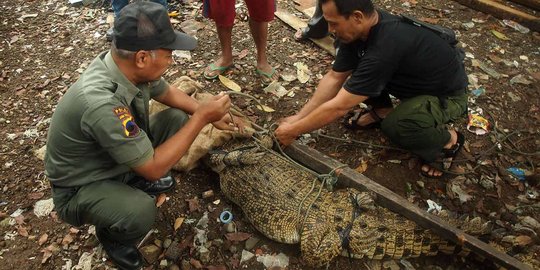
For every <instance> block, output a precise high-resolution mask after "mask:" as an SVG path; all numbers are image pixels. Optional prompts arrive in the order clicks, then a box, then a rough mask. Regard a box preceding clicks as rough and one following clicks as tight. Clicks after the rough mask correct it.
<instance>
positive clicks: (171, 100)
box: [154, 85, 245, 132]
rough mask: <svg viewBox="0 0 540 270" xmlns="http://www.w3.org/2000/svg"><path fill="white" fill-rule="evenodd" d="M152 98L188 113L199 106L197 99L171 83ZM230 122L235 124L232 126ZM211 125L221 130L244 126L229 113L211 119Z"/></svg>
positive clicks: (242, 127)
mask: <svg viewBox="0 0 540 270" xmlns="http://www.w3.org/2000/svg"><path fill="white" fill-rule="evenodd" d="M154 99H155V100H157V101H159V102H161V103H163V104H165V105H167V106H169V107H172V108H177V109H180V110H182V111H184V112H186V113H188V114H190V115H191V114H193V113H194V112H195V111H196V110H197V108H198V107H199V101H197V100H196V99H194V98H192V97H191V96H190V95H188V94H186V93H184V92H183V91H181V90H180V89H178V88H176V87H174V86H172V85H171V86H170V87H169V89H167V90H165V93H163V94H161V95H160V96H158V97H156V98H154ZM232 123H234V124H235V125H236V126H232V125H231V124H232ZM212 125H214V127H216V128H218V129H221V130H230V131H234V130H236V129H238V130H239V131H240V132H243V130H244V126H245V124H244V122H243V121H242V119H240V118H238V117H234V119H231V116H230V115H229V114H226V115H224V116H223V117H222V118H221V119H218V120H216V121H213V122H212Z"/></svg>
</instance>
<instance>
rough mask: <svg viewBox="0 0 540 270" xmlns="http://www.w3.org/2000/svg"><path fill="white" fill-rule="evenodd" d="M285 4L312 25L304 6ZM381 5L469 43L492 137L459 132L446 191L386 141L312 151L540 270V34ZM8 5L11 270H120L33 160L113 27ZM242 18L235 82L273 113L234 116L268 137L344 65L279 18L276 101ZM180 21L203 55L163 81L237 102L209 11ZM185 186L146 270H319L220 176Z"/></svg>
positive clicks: (436, 11)
mask: <svg viewBox="0 0 540 270" xmlns="http://www.w3.org/2000/svg"><path fill="white" fill-rule="evenodd" d="M278 4H279V7H280V8H283V9H286V10H288V11H289V12H292V13H295V14H296V15H298V16H302V15H301V14H300V13H299V12H297V11H295V10H294V8H293V6H292V2H290V1H287V2H285V1H279V3H278ZM377 4H378V5H379V6H380V7H382V8H385V9H388V10H390V11H393V12H395V13H403V12H405V13H409V14H412V15H415V16H416V17H418V18H422V19H423V20H426V21H429V22H432V23H438V24H442V25H446V26H449V27H451V28H453V29H456V30H457V31H458V33H459V39H460V41H461V46H462V47H463V48H464V50H465V51H466V53H467V55H466V67H467V71H468V74H469V81H470V90H471V91H470V94H471V95H470V96H471V98H470V101H471V102H470V110H471V114H476V115H477V116H480V117H483V118H484V119H487V120H488V121H489V127H488V128H487V130H488V131H487V133H486V134H480V133H481V132H477V131H475V130H474V127H472V128H471V132H469V131H467V123H468V121H467V119H463V120H462V121H460V122H458V123H455V124H454V126H455V127H456V128H458V129H459V130H461V131H463V133H465V134H466V138H467V144H466V146H465V151H462V153H463V154H462V156H461V157H460V158H459V160H458V161H456V162H455V163H456V165H455V166H454V168H453V172H454V174H452V175H449V176H447V177H445V178H444V179H443V180H432V179H426V178H423V177H421V176H419V175H418V172H419V164H418V163H419V162H418V160H417V159H415V158H414V157H413V156H411V155H409V154H407V153H404V152H402V151H397V150H387V149H381V148H379V147H378V146H379V145H384V146H389V145H390V144H389V142H388V141H387V140H386V139H385V137H384V136H382V134H381V133H380V131H378V130H373V131H366V132H351V131H348V130H345V129H344V128H343V127H342V126H341V125H340V124H339V123H335V124H332V125H330V126H329V127H327V128H325V129H323V130H322V134H324V135H326V136H329V137H322V136H311V137H310V138H306V137H304V139H306V141H307V143H309V144H310V145H311V146H312V147H314V148H316V149H318V150H319V151H321V152H324V153H326V154H328V155H330V156H332V157H334V158H336V159H338V160H340V161H342V162H344V163H346V164H348V165H349V166H350V167H352V168H356V169H357V170H358V171H359V172H362V173H364V174H365V175H367V176H368V177H370V178H371V179H373V180H374V181H376V182H378V183H380V184H382V185H384V186H386V187H387V188H389V189H391V190H393V191H394V192H396V193H397V194H399V195H401V196H404V197H406V198H407V199H408V200H409V201H410V202H412V203H414V204H416V205H418V206H419V207H421V208H423V209H427V208H428V204H427V201H428V200H430V201H431V202H435V203H436V204H437V205H438V206H440V207H442V208H443V209H448V210H450V211H452V212H454V213H455V214H457V215H458V216H461V215H468V216H480V217H482V218H484V219H485V220H489V221H491V223H492V227H493V228H492V231H491V233H490V235H488V236H487V238H486V241H490V242H492V243H493V245H498V246H499V247H501V248H502V249H504V250H506V251H508V252H509V254H511V255H515V256H517V257H518V258H520V259H522V260H527V261H528V262H529V263H532V264H533V265H534V267H536V268H538V267H540V264H539V262H538V261H534V260H531V258H538V257H540V256H539V255H540V245H539V243H540V242H539V238H538V233H540V224H539V222H538V221H539V220H540V214H539V213H540V212H539V211H538V209H539V207H540V203H539V196H538V183H539V179H540V175H539V174H540V170H539V169H538V167H539V166H540V158H539V156H540V136H539V135H538V134H539V133H538V132H539V126H540V99H539V97H540V89H539V84H538V81H539V80H540V67H539V65H538V59H539V58H538V55H539V53H540V35H539V34H538V33H536V32H531V31H528V32H527V31H525V30H526V29H522V28H519V27H516V26H515V25H513V24H512V23H511V22H508V21H502V20H498V19H495V18H493V17H491V16H489V15H486V14H483V13H479V12H477V11H474V10H471V9H469V8H466V7H463V6H461V5H459V4H457V3H454V2H451V1H432V0H418V1H416V0H409V1H406V0H388V1H377ZM0 6H1V9H2V11H3V12H2V15H3V16H2V18H1V19H0V22H1V24H0V38H1V45H0V52H1V54H0V102H1V104H2V110H1V112H0V142H1V144H0V188H1V189H2V193H1V194H2V195H1V197H0V236H1V238H0V259H1V260H0V269H111V268H113V267H112V266H111V264H110V262H107V261H106V259H105V258H106V256H105V255H104V254H103V252H102V251H101V249H100V246H99V244H98V242H97V240H96V239H95V236H94V232H93V228H92V227H88V226H83V227H80V228H73V227H71V226H69V225H67V224H65V223H63V222H61V221H60V220H58V218H57V216H56V214H55V212H54V211H52V212H51V210H52V209H51V204H50V200H49V199H50V197H51V193H50V189H49V184H48V181H47V179H46V177H45V175H44V172H43V164H42V161H41V160H40V159H38V158H37V157H36V156H35V154H34V153H35V151H36V150H38V149H40V148H41V147H42V146H44V144H45V140H46V139H45V138H46V134H47V129H48V123H49V121H50V117H51V115H52V112H53V110H54V107H55V105H56V103H57V101H58V99H59V98H60V97H61V96H62V95H63V94H64V93H65V91H66V90H67V89H68V87H69V86H70V85H71V84H72V83H73V82H75V81H76V80H77V78H78V77H79V75H80V73H81V72H82V71H83V70H84V69H85V67H87V66H88V64H89V63H90V61H92V59H93V58H94V57H95V56H96V55H97V54H98V53H99V52H101V51H104V50H107V48H108V46H109V43H107V42H106V41H105V37H104V35H105V31H106V30H107V29H108V28H109V25H108V22H107V19H106V18H107V12H108V9H107V7H106V4H102V3H101V1H98V2H97V3H95V4H93V5H90V6H82V7H81V6H79V7H73V6H70V5H69V4H68V3H67V1H54V0H49V1H23V0H13V1H2V3H1V4H0ZM239 9H240V12H239V16H238V22H237V24H236V27H235V28H234V48H235V64H234V68H233V69H231V70H230V71H229V72H228V73H227V74H226V76H227V77H228V78H230V79H231V80H233V81H235V82H236V83H237V84H238V85H240V86H241V88H242V91H243V92H244V93H248V94H250V95H253V96H255V97H257V98H260V101H261V102H263V103H264V104H265V105H266V106H267V107H268V108H266V111H261V110H259V109H257V108H256V107H255V103H254V102H252V101H249V100H246V99H243V98H235V104H236V105H237V106H238V107H240V108H242V109H243V111H244V112H246V113H247V114H248V115H249V116H250V117H251V118H252V120H254V121H256V122H257V123H259V124H260V125H269V124H271V123H273V122H275V121H276V120H277V119H279V118H280V117H283V116H286V115H290V114H292V113H294V112H295V111H297V110H298V109H299V108H300V107H301V106H302V104H304V103H305V102H306V100H307V99H308V97H309V96H310V95H311V93H312V92H313V91H314V89H315V86H316V84H317V82H318V80H319V79H320V78H321V77H322V75H323V74H324V73H325V72H326V71H327V70H328V69H329V68H330V65H331V62H332V60H333V58H332V57H331V56H330V55H329V54H327V53H326V52H324V51H322V50H321V49H319V48H317V47H315V46H314V45H313V44H312V43H311V42H302V43H298V42H295V41H293V40H292V35H293V33H294V32H293V30H292V29H290V28H289V27H288V26H286V25H285V24H283V23H282V22H281V21H279V20H275V21H274V22H272V23H271V25H270V34H269V46H268V47H269V57H270V61H271V63H272V64H273V65H274V66H275V67H277V69H278V70H279V71H280V72H281V74H282V75H283V76H282V78H281V79H280V84H281V86H282V87H283V88H279V87H277V88H275V89H274V91H268V90H269V89H267V91H264V90H263V87H262V86H261V82H260V79H259V78H258V77H257V75H256V73H255V68H254V62H255V56H256V55H255V49H254V46H253V42H252V40H251V37H250V35H249V30H248V26H247V22H246V21H245V20H244V18H245V13H243V12H242V11H245V7H242V6H240V7H239ZM170 10H179V11H180V12H179V16H177V17H175V20H177V21H178V22H177V23H176V24H175V27H176V28H177V29H180V28H181V29H184V31H186V32H190V33H192V34H194V35H196V36H197V37H198V38H199V44H200V46H199V47H198V49H196V50H195V51H193V52H191V54H186V53H182V52H178V53H177V54H176V56H175V57H176V64H174V65H173V66H172V67H171V69H170V70H169V71H168V72H167V73H166V74H165V77H166V78H167V79H169V80H174V79H175V78H177V77H179V76H181V75H187V76H190V77H191V78H193V79H195V80H198V81H200V82H201V83H203V84H204V85H205V88H206V89H209V91H210V92H213V93H216V92H218V91H222V90H226V88H225V86H224V85H223V84H221V83H220V81H212V82H209V81H205V80H204V78H203V77H202V71H203V69H204V68H205V67H206V65H207V64H208V63H209V62H210V61H212V59H214V58H215V57H216V54H217V53H218V51H219V50H218V48H219V42H218V41H217V36H216V32H215V29H214V26H213V24H212V23H211V22H210V21H208V20H206V19H204V18H203V17H202V15H201V1H183V2H179V1H178V2H177V1H172V2H171V7H170ZM180 22H182V23H180ZM520 30H521V32H520ZM296 63H303V64H304V65H305V66H306V67H307V72H306V73H307V75H309V78H308V79H307V82H304V79H305V78H304V76H305V75H306V74H302V72H300V76H299V75H298V74H299V73H297V69H298V66H299V65H298V64H296ZM300 66H301V65H300ZM300 80H302V81H303V82H304V83H303V82H300ZM279 89H280V91H277V90H279ZM270 109H273V110H275V111H274V112H268V111H270ZM331 137H335V138H342V139H349V141H348V142H343V141H339V140H336V139H335V138H331ZM351 140H356V142H352V141H351ZM358 141H361V142H366V143H369V144H370V146H366V145H365V144H360V143H358ZM176 176H177V178H178V179H179V185H178V186H177V188H176V190H175V191H174V192H172V193H170V194H168V195H167V196H163V197H160V198H158V201H157V203H158V204H160V212H159V215H158V218H157V221H156V224H155V230H153V231H152V234H151V235H150V236H149V237H148V238H147V239H146V240H145V241H144V243H143V244H142V248H141V251H142V252H143V253H144V254H145V258H146V259H147V262H148V264H147V269H157V268H159V269H179V268H181V269H201V268H205V269H239V268H242V269H266V268H272V267H282V268H287V269H309V268H308V267H305V266H304V264H303V262H302V260H301V257H300V252H299V247H298V246H296V245H283V244H278V243H275V242H273V241H270V240H269V239H267V238H265V237H263V236H262V235H260V234H259V233H258V232H256V231H255V230H254V229H253V227H252V226H251V225H250V224H249V223H248V222H247V220H246V219H245V218H243V216H242V213H241V210H240V209H239V208H238V207H237V206H235V205H233V204H232V203H231V202H230V201H228V200H227V199H226V198H224V197H223V195H221V194H220V191H219V183H218V181H219V179H218V177H217V176H216V175H215V174H212V173H209V172H208V171H206V170H204V169H195V170H193V171H191V172H188V173H177V174H176ZM210 190H212V191H213V192H209V191H210ZM210 193H213V194H210ZM223 210H229V211H230V212H232V213H233V215H234V221H235V222H234V223H231V224H229V225H221V223H219V222H218V221H217V218H218V216H219V214H220V213H221V212H222V211H223ZM491 267H495V266H493V265H492V264H489V263H486V262H483V263H479V262H478V261H477V260H476V259H474V258H471V257H468V258H461V257H452V256H444V255H438V256H437V257H434V258H421V259H407V260H397V261H392V260H385V261H382V262H378V261H368V260H365V261H350V260H348V259H346V258H340V259H337V260H336V261H334V262H333V263H332V264H331V265H330V266H329V269H364V268H365V269H381V268H385V269H386V268H390V269H399V268H401V269H414V268H417V269H462V268H469V269H478V268H491Z"/></svg>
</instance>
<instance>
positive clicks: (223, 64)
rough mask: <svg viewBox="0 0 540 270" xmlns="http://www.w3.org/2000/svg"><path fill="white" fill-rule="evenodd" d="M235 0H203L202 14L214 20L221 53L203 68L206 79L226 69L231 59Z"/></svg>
mask: <svg viewBox="0 0 540 270" xmlns="http://www.w3.org/2000/svg"><path fill="white" fill-rule="evenodd" d="M234 5H235V0H204V2H203V15H204V16H205V17H207V18H210V19H212V20H214V21H215V23H216V29H217V33H218V38H219V44H220V46H221V55H220V57H219V58H218V59H217V60H215V61H214V62H213V63H212V64H210V65H208V66H207V67H206V69H205V70H204V77H205V78H206V79H215V78H217V76H218V75H219V74H221V73H223V72H224V71H225V70H227V69H228V68H229V67H230V66H231V65H232V61H233V57H232V28H233V24H234V17H235V16H236V11H235V8H234Z"/></svg>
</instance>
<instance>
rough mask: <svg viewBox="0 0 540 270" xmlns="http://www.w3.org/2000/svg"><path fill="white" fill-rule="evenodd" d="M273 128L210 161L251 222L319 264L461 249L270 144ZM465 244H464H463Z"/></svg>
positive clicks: (474, 229) (481, 227)
mask: <svg viewBox="0 0 540 270" xmlns="http://www.w3.org/2000/svg"><path fill="white" fill-rule="evenodd" d="M271 146H272V140H271V138H270V136H268V135H266V136H262V137H261V138H259V139H258V140H247V139H235V140H232V141H229V142H227V143H226V144H224V145H223V146H222V147H221V148H220V149H217V150H213V151H211V152H210V153H209V155H207V157H206V158H205V160H204V161H205V163H206V164H207V165H208V166H209V167H210V168H211V169H212V170H214V171H215V172H217V173H218V174H219V176H220V186H221V190H222V192H223V194H224V195H225V196H226V197H227V198H228V199H229V200H231V201H232V202H233V203H235V204H236V205H238V206H239V207H240V208H241V209H242V211H243V212H244V214H245V216H246V218H247V219H248V220H249V221H250V222H251V223H252V225H253V226H254V227H255V228H256V229H257V230H258V231H260V232H261V233H262V234H263V235H265V236H266V237H268V238H270V239H272V240H275V241H277V242H281V243H287V244H298V243H299V244H300V249H301V253H302V259H303V260H304V262H305V263H306V264H307V265H310V266H315V267H319V266H322V265H324V264H327V263H329V262H331V261H332V260H333V259H334V258H335V257H337V256H339V255H342V256H348V257H350V258H356V259H361V258H369V259H387V258H389V259H399V258H408V257H418V256H421V255H427V256H432V255H436V254H437V253H438V252H444V253H454V252H457V251H456V250H455V247H456V246H455V245H454V244H452V243H450V242H448V241H446V240H444V239H442V238H441V237H439V236H438V235H436V234H435V233H433V232H431V231H430V230H429V229H425V228H422V227H420V226H419V225H417V224H416V223H414V222H413V221H411V220H408V219H407V218H405V217H403V216H402V215H399V214H397V213H394V212H392V211H390V210H388V209H386V208H383V207H380V206H376V205H375V203H374V200H373V199H374V198H373V196H372V195H371V194H370V193H367V192H360V191H358V190H356V189H354V188H343V189H339V190H334V191H330V190H327V189H326V188H321V187H322V185H321V183H320V182H319V181H317V180H316V179H317V176H315V175H314V174H313V173H310V172H308V171H307V170H305V169H302V168H300V167H298V166H297V165H295V164H294V163H291V162H290V161H288V160H286V159H284V157H283V156H280V155H279V154H277V152H275V151H273V150H271ZM440 217H441V218H443V219H445V220H447V221H448V222H450V223H453V224H452V225H455V226H457V227H461V229H462V230H464V231H465V232H467V233H470V234H481V233H483V232H484V231H485V230H486V224H483V223H482V221H481V220H480V219H479V218H475V219H472V220H468V219H465V220H463V219H461V220H460V219H458V220H456V219H450V218H449V215H448V214H447V213H446V212H442V213H441V214H440ZM463 250H465V249H463Z"/></svg>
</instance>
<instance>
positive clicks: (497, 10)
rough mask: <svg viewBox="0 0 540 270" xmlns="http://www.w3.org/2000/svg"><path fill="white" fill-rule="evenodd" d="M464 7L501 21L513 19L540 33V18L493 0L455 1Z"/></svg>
mask: <svg viewBox="0 0 540 270" xmlns="http://www.w3.org/2000/svg"><path fill="white" fill-rule="evenodd" d="M454 1H456V2H458V3H460V4H462V5H465V6H468V7H470V8H473V9H476V10H478V11H481V12H484V13H489V14H491V15H493V16H495V17H497V18H499V19H511V20H514V21H516V22H518V23H521V24H523V25H525V26H527V27H529V28H531V29H532V30H533V31H536V32H540V18H538V17H536V16H534V15H531V14H528V13H525V12H523V11H519V10H517V9H514V8H511V7H508V6H505V5H504V4H501V3H499V2H495V1H493V0H454Z"/></svg>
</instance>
